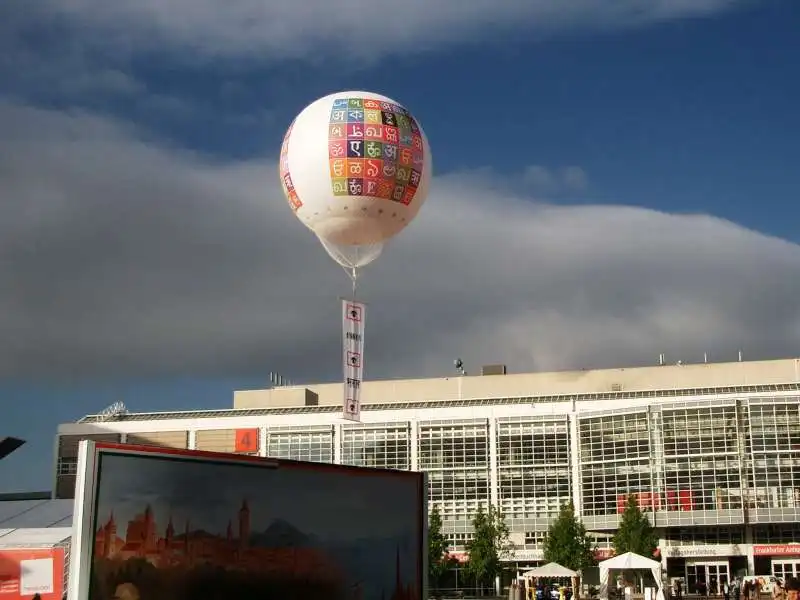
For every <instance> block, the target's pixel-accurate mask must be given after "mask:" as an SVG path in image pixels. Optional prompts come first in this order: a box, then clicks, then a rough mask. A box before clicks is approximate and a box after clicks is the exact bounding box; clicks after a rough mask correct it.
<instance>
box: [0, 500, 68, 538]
mask: <svg viewBox="0 0 800 600" xmlns="http://www.w3.org/2000/svg"><path fill="white" fill-rule="evenodd" d="M73 504H74V501H73V500H17V501H10V502H0V531H8V530H14V529H49V528H56V529H58V528H63V527H67V528H70V527H72V509H73Z"/></svg>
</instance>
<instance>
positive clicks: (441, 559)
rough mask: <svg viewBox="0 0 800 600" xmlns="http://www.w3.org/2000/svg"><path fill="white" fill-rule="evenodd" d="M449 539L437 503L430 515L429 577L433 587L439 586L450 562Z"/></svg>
mask: <svg viewBox="0 0 800 600" xmlns="http://www.w3.org/2000/svg"><path fill="white" fill-rule="evenodd" d="M448 550H449V547H448V544H447V539H446V538H445V537H444V534H442V515H441V513H440V512H439V507H438V506H436V505H435V504H434V505H433V508H432V509H431V512H430V514H429V515H428V579H429V583H430V586H431V588H436V587H438V584H439V580H440V579H441V577H442V575H444V574H445V572H446V571H447V568H448V566H449V563H450V556H449V554H448Z"/></svg>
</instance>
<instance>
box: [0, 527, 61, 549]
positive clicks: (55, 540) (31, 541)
mask: <svg viewBox="0 0 800 600" xmlns="http://www.w3.org/2000/svg"><path fill="white" fill-rule="evenodd" d="M71 536H72V527H45V528H39V527H35V528H26V529H0V548H52V547H53V546H58V545H59V544H63V543H64V542H66V541H67V540H68V539H69V538H70V537H71Z"/></svg>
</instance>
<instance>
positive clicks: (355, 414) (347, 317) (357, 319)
mask: <svg viewBox="0 0 800 600" xmlns="http://www.w3.org/2000/svg"><path fill="white" fill-rule="evenodd" d="M366 316H367V307H366V305H365V304H364V303H363V302H357V301H355V300H346V299H343V300H342V362H343V366H344V405H343V407H342V408H343V415H342V416H343V417H344V418H345V419H347V420H348V421H360V420H361V384H362V381H363V375H364V321H365V319H366Z"/></svg>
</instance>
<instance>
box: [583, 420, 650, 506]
mask: <svg viewBox="0 0 800 600" xmlns="http://www.w3.org/2000/svg"><path fill="white" fill-rule="evenodd" d="M578 431H579V444H578V447H579V452H580V455H579V456H580V465H581V483H582V494H583V513H584V515H610V514H616V513H620V512H622V509H624V507H625V502H626V501H627V498H628V496H629V495H630V494H642V495H641V496H640V498H639V504H640V506H641V507H642V508H643V509H644V510H647V508H648V506H650V508H651V509H652V506H653V504H652V495H647V494H649V493H650V491H651V488H652V469H651V466H652V465H651V460H650V427H649V419H648V414H647V412H645V411H639V412H633V413H621V414H611V415H601V416H588V417H583V418H581V419H580V420H579V423H578Z"/></svg>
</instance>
